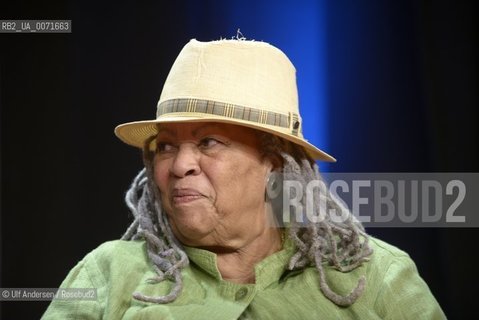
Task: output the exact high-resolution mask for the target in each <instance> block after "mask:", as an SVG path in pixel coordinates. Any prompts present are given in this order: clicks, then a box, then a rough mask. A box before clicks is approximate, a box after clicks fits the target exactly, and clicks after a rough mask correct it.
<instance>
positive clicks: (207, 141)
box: [199, 138, 220, 148]
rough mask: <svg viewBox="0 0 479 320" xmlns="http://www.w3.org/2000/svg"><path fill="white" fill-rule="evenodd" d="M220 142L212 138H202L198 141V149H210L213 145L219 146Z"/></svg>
mask: <svg viewBox="0 0 479 320" xmlns="http://www.w3.org/2000/svg"><path fill="white" fill-rule="evenodd" d="M219 143H220V142H219V141H218V140H216V139H214V138H204V139H202V140H201V141H200V143H199V147H200V148H211V147H214V146H215V145H217V144H219Z"/></svg>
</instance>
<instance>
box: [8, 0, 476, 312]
mask: <svg viewBox="0 0 479 320" xmlns="http://www.w3.org/2000/svg"><path fill="white" fill-rule="evenodd" d="M257 2H258V1H257ZM269 3H270V4H271V5H274V2H273V1H270V2H269ZM297 3H298V4H297V5H298V6H301V1H297ZM321 3H322V8H323V10H325V11H324V14H323V16H324V19H325V21H323V22H324V23H323V25H325V26H326V29H325V30H322V31H325V34H326V46H325V48H326V52H325V56H326V59H327V72H326V94H327V97H328V113H327V117H328V119H327V122H328V124H329V126H328V128H329V129H328V136H329V143H328V144H329V147H328V150H327V151H328V152H329V153H331V154H332V155H334V156H335V157H336V158H337V159H338V160H339V161H338V162H337V163H336V164H334V165H331V166H330V167H329V170H331V171H337V172H347V171H349V172H478V171H479V170H478V163H479V157H478V146H479V143H478V136H479V134H478V126H477V121H478V119H479V118H478V99H477V98H478V95H477V84H478V83H477V75H478V69H477V68H478V67H477V57H478V50H477V49H478V46H477V44H478V34H477V30H478V26H477V14H476V8H475V5H473V3H474V2H472V1H471V2H457V1H415V0H409V1H381V0H376V1H349V2H347V1H322V2H321ZM265 8H266V9H267V6H261V7H258V6H255V2H253V1H251V2H249V1H242V2H235V1H232V2H226V1H202V2H198V1H193V0H191V1H187V0H182V1H175V2H174V4H173V2H172V1H161V3H160V1H157V2H156V3H155V4H140V3H134V2H127V3H123V4H115V5H113V4H100V3H95V4H88V3H87V2H81V4H80V3H76V4H75V3H73V1H65V2H63V3H62V4H45V3H37V2H35V3H30V4H29V3H27V2H23V1H18V2H15V4H13V3H9V2H6V1H4V2H2V3H1V4H0V19H71V20H72V21H73V33H71V34H0V59H1V60H0V107H1V109H0V110H1V113H0V120H1V131H0V139H1V171H0V174H1V198H0V201H1V218H0V226H1V240H0V241H1V266H0V268H1V269H0V272H1V280H0V281H1V282H0V287H58V286H59V284H60V283H61V281H62V279H63V278H64V277H65V276H66V274H67V272H68V270H70V269H71V268H72V267H73V266H74V265H75V264H76V262H77V261H79V260H80V259H81V258H82V257H83V256H84V255H85V254H86V253H88V252H89V251H91V250H92V249H94V248H95V247H97V246H98V245H99V244H100V243H102V242H104V241H107V240H111V239H117V238H119V237H120V236H121V234H122V233H123V232H124V230H125V229H126V227H127V226H128V224H129V222H130V216H129V213H128V211H127V209H126V207H125V205H124V204H123V195H124V192H125V190H126V189H127V187H128V185H129V183H130V181H131V179H132V178H133V176H134V175H135V174H136V172H137V171H138V170H139V169H140V168H141V160H140V152H139V151H137V150H135V149H133V148H130V147H127V146H126V145H123V144H122V143H121V142H119V141H118V140H117V139H116V138H115V137H114V135H113V128H114V127H115V126H116V125H117V124H119V123H123V122H127V121H132V120H139V119H150V118H152V117H153V116H154V111H155V106H156V102H157V99H158V98H159V95H160V92H161V88H162V83H163V81H164V80H165V78H166V75H167V72H168V70H169V68H170V66H171V64H172V62H173V60H174V58H175V57H176V55H177V54H178V52H179V50H180V49H181V48H182V47H183V45H184V44H185V43H186V42H187V41H188V40H189V39H191V38H197V39H198V40H204V41H207V40H214V39H218V38H219V37H231V36H234V35H236V29H237V28H238V27H241V28H242V29H241V30H242V31H243V33H244V34H245V36H247V37H248V38H254V39H264V40H266V41H268V40H269V39H273V40H269V41H270V42H271V43H272V44H274V45H277V46H278V47H280V48H281V47H282V46H281V43H282V41H283V42H285V41H286V42H287V41H288V40H287V39H283V38H282V39H283V40H278V41H277V42H274V39H278V38H280V37H279V36H278V35H271V36H268V34H265V33H263V31H262V30H265V28H264V26H263V24H264V23H266V20H267V17H268V10H265ZM254 10H256V11H254ZM231 11H235V12H237V15H236V16H235V19H238V12H243V15H242V17H246V18H247V17H249V16H248V14H249V13H248V12H253V11H254V12H255V17H256V18H255V19H246V18H245V19H244V21H240V22H241V23H240V25H232V22H231V21H232V18H231V15H228V14H227V12H231ZM284 14H285V15H287V14H288V13H284ZM258 17H259V18H258ZM268 23H269V24H272V23H273V25H274V23H277V24H278V25H280V24H281V23H282V21H273V22H271V20H269V22H268ZM293 36H294V35H293ZM304 46H305V50H307V46H308V44H307V43H305V44H304ZM300 94H301V92H300ZM470 192H473V193H475V194H477V193H478V192H477V190H472V191H470ZM369 232H370V233H371V234H373V235H376V236H378V237H380V238H382V239H384V240H386V241H388V242H390V243H392V244H394V245H396V246H398V247H400V248H401V249H403V250H405V251H407V252H408V253H409V254H410V255H411V256H412V258H413V259H414V260H415V261H416V264H417V267H418V269H419V272H420V274H421V275H422V277H423V278H424V279H425V280H426V282H427V283H428V284H429V286H430V288H431V290H432V292H433V293H434V295H435V296H436V298H437V299H438V301H439V303H440V304H441V306H442V307H443V309H444V311H445V312H446V314H447V315H448V317H449V318H450V319H464V318H467V317H472V316H473V315H474V314H475V312H473V311H474V310H475V307H476V304H477V302H476V300H477V289H476V288H477V286H478V285H479V281H478V277H477V272H478V271H477V268H476V266H477V261H478V259H477V242H478V241H477V239H478V235H479V232H478V230H477V229H465V228H462V229H437V228H436V229H418V228H416V229H406V228H402V229H370V230H369ZM46 307H47V303H43V302H3V303H1V304H0V308H1V309H0V311H1V318H2V319H13V318H15V319H20V318H21V319H34V318H38V317H39V316H40V315H41V314H42V312H43V311H44V310H45V308H46Z"/></svg>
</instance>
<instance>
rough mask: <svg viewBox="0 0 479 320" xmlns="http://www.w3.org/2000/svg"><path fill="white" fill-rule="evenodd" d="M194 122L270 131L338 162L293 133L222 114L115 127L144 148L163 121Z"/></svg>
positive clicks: (130, 142)
mask: <svg viewBox="0 0 479 320" xmlns="http://www.w3.org/2000/svg"><path fill="white" fill-rule="evenodd" d="M178 122H182V123H183V122H184V123H192V122H216V123H228V124H233V125H239V126H244V127H248V128H252V129H256V130H259V131H263V132H268V133H271V134H273V135H276V136H278V137H281V138H283V139H286V140H288V141H291V142H292V143H295V144H297V145H299V146H301V147H303V148H304V149H305V150H306V152H308V154H309V155H310V156H311V157H312V158H313V159H315V160H321V161H326V162H336V159H335V158H334V157H332V156H331V155H329V154H327V153H326V152H324V151H322V150H320V149H318V148H317V147H315V146H314V145H312V144H311V143H309V142H308V141H306V140H304V139H302V138H299V137H297V136H294V135H292V134H288V133H283V132H281V131H279V130H278V128H277V127H276V126H272V125H267V124H261V123H258V124H256V123H252V122H250V121H245V120H240V119H230V118H226V117H222V116H215V115H208V116H207V117H205V116H204V115H201V114H200V115H192V114H191V113H188V114H181V115H179V114H178V113H175V115H171V116H168V115H162V116H161V117H160V118H158V119H155V120H145V121H134V122H128V123H123V124H120V125H118V126H117V127H116V128H115V135H116V136H117V137H118V138H119V139H120V140H121V141H123V142H124V143H126V144H128V145H131V146H134V147H138V148H143V144H144V142H145V140H146V139H147V138H149V137H152V136H155V135H156V134H157V133H158V129H157V125H158V124H162V123H178Z"/></svg>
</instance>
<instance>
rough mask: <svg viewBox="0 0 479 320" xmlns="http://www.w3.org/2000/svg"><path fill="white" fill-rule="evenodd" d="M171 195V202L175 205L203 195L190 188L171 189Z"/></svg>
mask: <svg viewBox="0 0 479 320" xmlns="http://www.w3.org/2000/svg"><path fill="white" fill-rule="evenodd" d="M171 195H172V200H173V204H176V205H178V204H185V203H189V202H192V201H195V200H198V199H201V198H203V197H204V196H203V195H202V194H201V193H200V192H199V191H197V190H195V189H190V188H181V189H173V192H172V194H171Z"/></svg>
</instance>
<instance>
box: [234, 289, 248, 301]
mask: <svg viewBox="0 0 479 320" xmlns="http://www.w3.org/2000/svg"><path fill="white" fill-rule="evenodd" d="M247 295H248V288H245V287H243V288H241V289H239V290H238V291H236V294H235V300H236V301H238V300H242V299H244V297H246V296H247Z"/></svg>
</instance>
